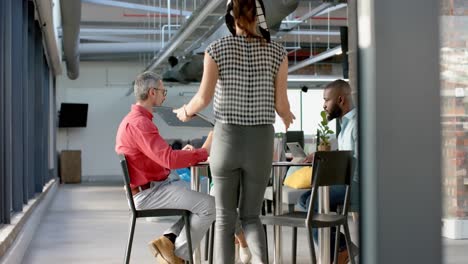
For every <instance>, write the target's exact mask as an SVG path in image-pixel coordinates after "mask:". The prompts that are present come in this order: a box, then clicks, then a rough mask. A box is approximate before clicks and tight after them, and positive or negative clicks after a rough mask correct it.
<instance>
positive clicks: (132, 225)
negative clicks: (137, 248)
mask: <svg viewBox="0 0 468 264" xmlns="http://www.w3.org/2000/svg"><path fill="white" fill-rule="evenodd" d="M135 222H136V217H135V215H133V214H132V218H131V221H130V230H129V231H130V232H129V234H128V242H127V249H126V250H125V263H126V264H129V263H130V254H131V253H132V244H133V234H134V232H135Z"/></svg>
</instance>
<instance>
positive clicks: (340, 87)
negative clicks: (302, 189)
mask: <svg viewBox="0 0 468 264" xmlns="http://www.w3.org/2000/svg"><path fill="white" fill-rule="evenodd" d="M323 100H324V103H323V109H324V110H325V112H327V119H328V121H331V120H333V119H335V118H337V119H338V122H340V125H341V132H340V133H339V134H338V149H339V150H351V151H353V155H354V157H355V158H357V121H356V109H355V107H354V103H353V99H352V96H351V87H350V86H349V84H348V83H347V82H346V81H343V80H336V81H333V82H331V83H329V84H328V85H327V86H326V87H325V89H324V91H323ZM313 159H314V155H313V153H312V154H311V155H309V156H308V157H307V158H306V161H308V162H312V161H313ZM357 181H358V178H357V175H356V170H355V173H354V176H353V183H352V188H351V209H353V210H356V208H357V206H358V194H359V191H358V189H357V188H358V184H357ZM345 191H346V190H345V187H344V186H331V187H330V188H329V194H330V196H329V199H330V210H331V211H336V207H337V206H338V205H340V204H342V203H343V199H344V196H345ZM309 201H310V191H308V192H306V193H304V194H303V195H302V196H301V198H300V199H299V205H300V206H301V207H302V208H304V209H305V210H307V208H308V206H309ZM333 233H334V230H333ZM334 238H335V235H332V241H331V245H334V244H335V243H334ZM340 242H341V243H340V249H339V251H340V256H339V257H338V263H346V262H345V259H346V257H347V251H346V250H345V249H346V243H345V240H344V239H340ZM331 252H333V250H331ZM341 252H343V254H341ZM344 255H346V256H344Z"/></svg>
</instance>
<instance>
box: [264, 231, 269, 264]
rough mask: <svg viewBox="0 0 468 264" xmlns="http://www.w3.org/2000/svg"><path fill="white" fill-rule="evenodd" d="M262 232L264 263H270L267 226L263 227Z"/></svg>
mask: <svg viewBox="0 0 468 264" xmlns="http://www.w3.org/2000/svg"><path fill="white" fill-rule="evenodd" d="M263 230H264V232H265V249H266V262H267V263H270V260H269V258H268V233H267V226H266V225H263Z"/></svg>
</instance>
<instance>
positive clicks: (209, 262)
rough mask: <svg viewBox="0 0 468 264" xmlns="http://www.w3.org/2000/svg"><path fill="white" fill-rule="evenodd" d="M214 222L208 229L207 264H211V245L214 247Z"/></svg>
mask: <svg viewBox="0 0 468 264" xmlns="http://www.w3.org/2000/svg"><path fill="white" fill-rule="evenodd" d="M214 232H215V222H213V223H212V224H211V227H210V245H209V248H208V250H209V251H208V264H213V245H214Z"/></svg>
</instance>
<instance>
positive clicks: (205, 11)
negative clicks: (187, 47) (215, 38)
mask: <svg viewBox="0 0 468 264" xmlns="http://www.w3.org/2000/svg"><path fill="white" fill-rule="evenodd" d="M221 3H225V1H224V0H205V1H204V2H203V4H202V6H201V7H200V9H197V10H196V11H195V12H193V13H192V16H191V17H190V18H189V19H188V20H187V21H186V22H185V23H184V25H183V26H182V27H181V28H180V29H179V32H178V34H177V35H176V36H175V37H174V38H173V39H172V40H171V44H170V45H167V46H166V47H164V49H163V50H161V51H160V52H159V53H158V54H157V55H156V56H155V57H154V58H153V60H152V61H151V63H150V64H149V65H148V66H147V67H146V69H145V71H148V70H154V69H155V68H157V67H158V66H159V65H160V64H161V63H162V62H164V61H166V59H167V58H168V57H169V56H170V55H171V54H172V52H173V51H174V50H175V49H177V47H179V45H180V44H182V43H183V42H184V41H185V40H186V39H187V38H188V37H189V36H190V35H191V34H192V33H193V31H195V29H197V28H198V26H199V25H200V24H201V23H202V22H203V21H204V20H205V19H206V18H207V17H208V15H209V14H211V12H212V11H213V10H215V9H216V8H217V7H218V6H219V5H220V4H221ZM198 10H200V11H198Z"/></svg>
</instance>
